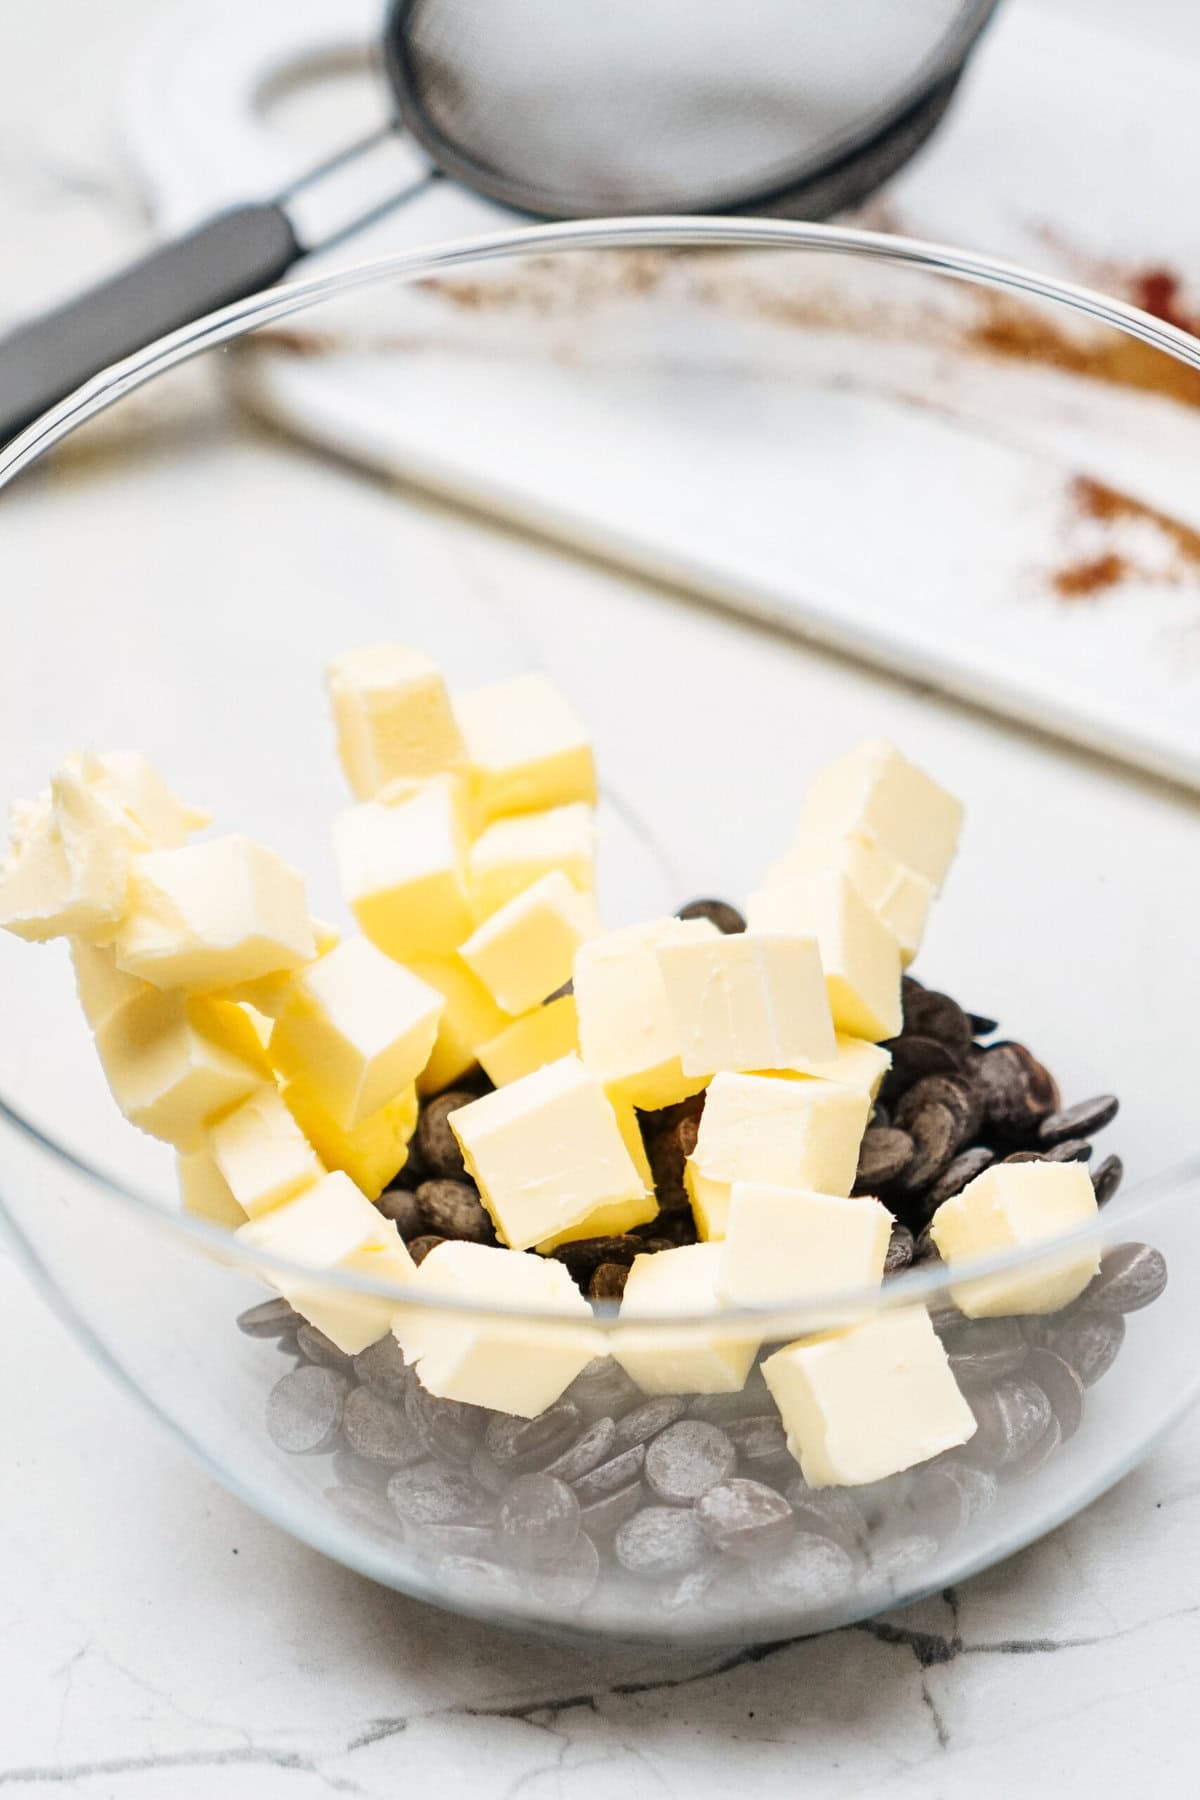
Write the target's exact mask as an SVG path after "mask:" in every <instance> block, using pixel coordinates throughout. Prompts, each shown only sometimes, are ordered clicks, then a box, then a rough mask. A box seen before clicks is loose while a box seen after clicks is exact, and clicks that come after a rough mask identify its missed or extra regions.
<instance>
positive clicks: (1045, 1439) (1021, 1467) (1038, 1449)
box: [1005, 1413, 1062, 1475]
mask: <svg viewBox="0 0 1200 1800" xmlns="http://www.w3.org/2000/svg"><path fill="white" fill-rule="evenodd" d="M1061 1443H1062V1426H1061V1425H1060V1424H1059V1422H1058V1420H1057V1419H1056V1418H1055V1416H1054V1414H1053V1413H1051V1415H1050V1423H1049V1424H1048V1425H1047V1427H1046V1429H1045V1431H1043V1433H1042V1435H1041V1437H1040V1438H1038V1440H1037V1442H1036V1443H1034V1444H1031V1445H1030V1447H1029V1449H1028V1450H1027V1451H1026V1452H1025V1454H1024V1456H1021V1457H1018V1458H1017V1459H1016V1460H1015V1461H1014V1462H1012V1463H1011V1464H1009V1465H1008V1466H1007V1467H1006V1468H1005V1474H1006V1475H1033V1474H1034V1473H1036V1471H1037V1470H1038V1469H1040V1468H1041V1467H1042V1465H1043V1463H1047V1462H1049V1460H1050V1458H1051V1457H1052V1456H1053V1455H1054V1452H1055V1451H1056V1450H1057V1449H1058V1447H1059V1445H1060V1444H1061Z"/></svg>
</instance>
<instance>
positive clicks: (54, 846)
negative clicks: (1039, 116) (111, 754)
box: [0, 767, 147, 944]
mask: <svg viewBox="0 0 1200 1800" xmlns="http://www.w3.org/2000/svg"><path fill="white" fill-rule="evenodd" d="M12 825H13V829H12V839H11V843H10V845H9V850H8V855H7V856H6V858H5V862H4V868H3V870H2V871H0V926H2V927H3V929H4V930H6V931H11V932H13V933H14V935H15V936H17V937H22V938H25V939H27V940H28V941H30V942H32V943H44V942H46V941H48V940H49V939H51V938H56V937H73V938H82V939H85V940H86V941H87V942H89V943H102V944H107V943H111V942H112V938H113V934H114V932H115V931H116V929H117V926H118V924H119V922H120V920H121V917H122V915H123V914H124V912H125V908H126V904H127V895H128V885H129V869H130V863H131V861H132V858H133V857H134V855H135V854H137V853H138V852H139V851H141V850H144V849H145V848H146V842H147V840H146V836H145V833H144V832H143V831H142V829H141V827H140V826H139V825H138V824H137V823H136V821H135V820H133V819H132V818H130V816H129V814H128V813H126V812H125V810H124V809H123V808H122V807H121V806H120V805H118V804H117V802H116V801H115V800H114V799H113V797H112V796H111V795H110V794H108V793H106V792H104V791H103V790H102V789H99V788H96V787H93V786H92V785H91V784H90V783H88V782H87V781H86V780H85V779H84V777H83V775H82V774H80V773H78V772H77V771H74V770H72V769H70V768H69V767H67V768H63V769H61V770H60V771H59V773H58V774H57V775H56V776H55V777H54V779H53V780H52V782H51V784H50V788H49V791H48V792H47V793H45V794H42V795H39V796H38V798H37V799H36V800H34V801H30V802H26V803H20V804H18V805H17V806H16V807H15V808H14V809H13V811H12Z"/></svg>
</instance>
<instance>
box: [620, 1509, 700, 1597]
mask: <svg viewBox="0 0 1200 1800" xmlns="http://www.w3.org/2000/svg"><path fill="white" fill-rule="evenodd" d="M707 1549H708V1542H707V1539H706V1538H705V1535H704V1532H703V1529H702V1528H701V1525H700V1521H699V1519H698V1518H697V1517H696V1515H695V1513H694V1512H691V1511H690V1510H689V1511H686V1512H685V1511H684V1510H683V1508H682V1507H678V1506H643V1507H642V1509H641V1511H640V1512H636V1513H634V1515H633V1517H632V1518H631V1519H626V1521H625V1523H624V1524H623V1525H622V1526H621V1528H620V1530H619V1531H618V1532H617V1535H616V1538H615V1539H614V1541H613V1550H614V1553H615V1555H616V1558H617V1561H618V1562H619V1563H620V1565H621V1567H622V1568H623V1569H628V1571H629V1573H630V1574H631V1575H639V1576H641V1577H642V1578H643V1579H645V1580H649V1581H656V1580H658V1579H660V1578H661V1577H662V1576H664V1575H682V1574H683V1573H684V1572H685V1571H686V1570H688V1569H694V1568H695V1567H696V1565H697V1564H698V1563H701V1562H703V1560H704V1557H705V1553H706V1551H707Z"/></svg>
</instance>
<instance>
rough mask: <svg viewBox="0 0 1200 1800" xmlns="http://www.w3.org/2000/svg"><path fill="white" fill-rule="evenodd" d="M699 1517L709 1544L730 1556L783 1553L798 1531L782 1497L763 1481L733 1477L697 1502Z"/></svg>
mask: <svg viewBox="0 0 1200 1800" xmlns="http://www.w3.org/2000/svg"><path fill="white" fill-rule="evenodd" d="M696 1517H697V1518H698V1519H699V1521H700V1525H701V1527H702V1529H703V1531H704V1535H705V1537H706V1538H707V1539H708V1541H709V1543H710V1544H712V1545H713V1546H714V1548H715V1549H717V1550H724V1551H726V1552H727V1553H728V1554H729V1555H731V1556H761V1555H763V1554H764V1553H765V1552H767V1551H773V1550H779V1549H782V1547H783V1545H784V1544H786V1543H787V1542H788V1541H789V1539H790V1538H791V1535H792V1532H793V1531H794V1530H795V1522H794V1520H793V1517H792V1509H791V1507H790V1506H789V1505H788V1503H787V1501H786V1500H785V1499H784V1497H783V1495H782V1494H780V1493H778V1492H777V1491H776V1490H775V1489H774V1488H771V1487H767V1485H766V1483H765V1482H762V1481H747V1480H745V1479H744V1478H743V1477H741V1476H734V1477H733V1478H732V1479H730V1480H727V1481H720V1482H718V1483H717V1484H716V1485H715V1486H714V1487H711V1488H709V1490H708V1492H707V1493H706V1494H703V1495H701V1497H700V1499H699V1500H697V1502H696Z"/></svg>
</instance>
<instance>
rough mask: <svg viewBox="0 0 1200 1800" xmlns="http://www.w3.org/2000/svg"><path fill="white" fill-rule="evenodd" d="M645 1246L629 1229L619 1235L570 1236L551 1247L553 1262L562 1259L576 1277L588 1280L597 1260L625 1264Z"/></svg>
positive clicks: (641, 1252) (642, 1251)
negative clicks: (568, 1239)
mask: <svg viewBox="0 0 1200 1800" xmlns="http://www.w3.org/2000/svg"><path fill="white" fill-rule="evenodd" d="M645 1249H646V1240H645V1239H644V1238H640V1237H633V1236H632V1235H631V1234H630V1233H629V1232H624V1233H622V1234H621V1235H620V1236H619V1237H592V1238H573V1239H572V1240H571V1242H570V1243H568V1244H559V1245H558V1246H557V1248H556V1249H554V1250H552V1251H551V1255H552V1256H553V1258H554V1260H555V1262H560V1263H563V1264H564V1265H565V1266H566V1267H567V1268H568V1269H569V1270H570V1272H571V1275H572V1276H573V1278H574V1279H575V1280H576V1281H585V1282H586V1281H590V1280H591V1278H592V1274H593V1272H594V1271H595V1270H596V1269H598V1268H599V1267H600V1264H601V1263H623V1264H624V1266H625V1267H626V1268H628V1267H629V1266H630V1264H631V1263H632V1262H633V1259H634V1257H635V1256H641V1255H642V1254H643V1253H644V1252H645Z"/></svg>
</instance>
